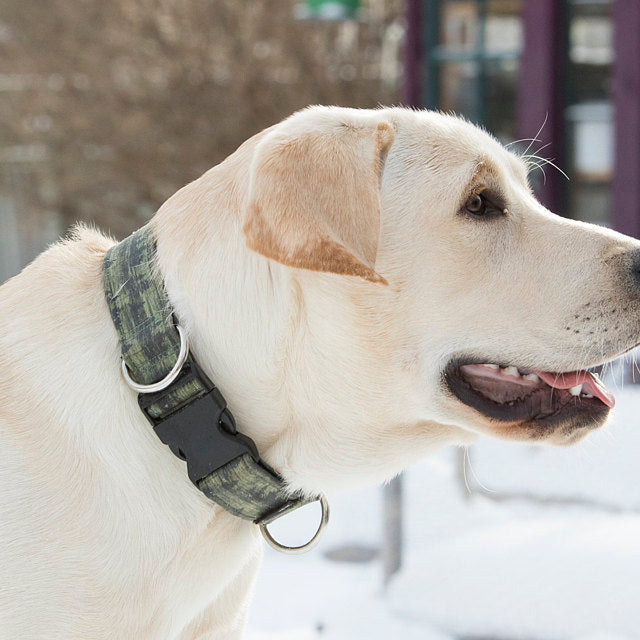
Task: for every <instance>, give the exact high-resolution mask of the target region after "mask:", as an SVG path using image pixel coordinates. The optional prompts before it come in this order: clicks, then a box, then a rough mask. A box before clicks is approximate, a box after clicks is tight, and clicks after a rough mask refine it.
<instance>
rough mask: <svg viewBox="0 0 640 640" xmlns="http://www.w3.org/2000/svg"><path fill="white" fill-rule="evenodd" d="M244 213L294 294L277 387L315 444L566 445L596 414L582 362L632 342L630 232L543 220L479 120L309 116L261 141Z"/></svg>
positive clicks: (326, 112) (364, 447)
mask: <svg viewBox="0 0 640 640" xmlns="http://www.w3.org/2000/svg"><path fill="white" fill-rule="evenodd" d="M243 211H244V216H245V217H244V221H243V225H244V233H245V236H246V242H247V244H248V246H249V247H250V248H251V249H252V250H253V251H255V252H258V253H260V254H262V255H264V256H266V257H267V258H269V259H271V260H275V261H277V262H279V263H281V264H283V265H286V266H288V267H291V269H289V271H290V272H291V277H292V281H293V282H295V283H297V285H295V286H296V287H297V289H298V290H299V292H300V293H299V305H300V308H299V309H298V313H299V314H302V315H301V316H299V317H303V319H304V323H303V324H304V329H300V331H299V332H298V333H297V335H296V336H295V338H292V345H291V346H290V349H289V351H288V353H289V356H290V358H291V360H290V364H291V365H292V366H293V367H297V369H296V371H297V373H296V375H295V380H292V382H291V384H292V388H291V390H290V393H291V394H292V395H294V396H295V397H296V398H297V400H296V402H299V403H300V411H299V415H297V416H296V420H299V421H300V424H305V421H306V422H307V423H310V424H312V425H313V424H315V425H316V426H315V427H313V426H311V427H308V431H309V432H308V433H306V434H303V437H302V438H298V439H297V441H298V442H301V441H302V439H304V437H308V438H311V439H313V440H314V442H315V444H316V445H318V446H320V448H321V449H322V448H324V453H323V454H320V455H335V456H336V457H339V458H340V459H344V460H348V459H350V457H351V458H356V457H357V456H361V457H368V458H369V460H379V461H380V466H381V468H382V467H384V468H385V469H386V470H387V471H386V472H385V473H382V475H389V471H397V470H398V468H397V467H398V465H396V468H394V469H391V466H393V465H390V464H387V463H386V462H384V461H388V459H390V456H388V455H387V453H386V452H387V451H394V452H395V457H396V458H397V457H402V458H403V459H404V461H405V462H407V461H409V459H411V458H412V457H418V456H419V455H422V453H423V452H424V450H425V446H426V445H425V443H426V442H427V441H434V440H438V439H442V440H446V439H447V438H448V437H450V439H458V440H461V439H464V435H463V434H464V433H467V434H468V433H470V432H471V433H473V432H476V433H477V432H483V433H488V434H491V435H494V436H498V437H501V438H509V439H517V440H536V441H549V442H553V443H556V444H566V443H571V442H575V441H576V440H578V439H580V438H581V437H582V436H584V435H585V434H586V433H588V432H589V431H590V430H591V429H593V428H595V427H599V426H600V425H602V424H603V423H604V422H605V420H606V417H607V414H608V413H609V410H610V406H611V405H612V398H611V396H610V394H609V393H608V391H606V389H604V387H603V386H602V384H601V383H600V382H599V380H598V379H597V377H594V376H593V375H592V374H590V373H588V372H587V371H586V369H588V368H590V367H593V366H595V365H599V364H602V363H603V362H606V361H609V360H611V359H612V358H615V357H617V356H619V355H620V354H622V353H624V352H626V351H628V350H629V349H631V348H633V347H634V346H636V345H637V343H638V342H639V341H640V331H639V329H638V319H639V318H640V243H639V242H637V241H635V240H632V239H630V238H627V237H625V236H622V235H620V234H617V233H614V232H612V231H609V230H606V229H604V228H600V227H596V226H593V225H588V224H584V223H580V222H575V221H570V220H567V219H564V218H561V217H559V216H556V215H554V214H552V213H550V212H549V211H547V210H546V209H545V208H544V207H543V206H542V205H541V204H539V203H538V202H537V201H536V199H535V197H534V196H533V194H532V191H531V188H530V186H529V183H528V179H527V166H526V165H525V163H524V162H523V161H522V160H521V159H520V158H519V157H518V156H517V155H515V154H514V153H512V152H510V151H508V150H507V149H505V148H504V147H503V146H502V145H500V144H499V143H498V142H497V141H496V140H495V139H494V138H492V137H491V136H490V135H488V134H487V133H485V132H484V131H482V130H480V129H478V128H476V127H474V126H473V125H471V124H469V123H467V122H464V121H462V120H460V119H457V118H455V117H451V116H445V115H441V114H436V113H431V112H414V111H410V110H405V109H382V110H377V111H360V110H351V109H341V108H333V107H329V108H327V107H313V108H310V109H307V110H305V111H302V112H299V113H297V114H295V115H294V116H292V117H291V118H289V119H288V120H285V121H284V122H283V123H281V124H280V125H277V126H276V127H273V128H272V129H271V130H269V131H268V132H267V133H266V134H265V135H263V137H262V138H261V139H260V140H259V142H258V143H257V145H256V147H255V150H254V152H253V156H252V164H251V168H250V185H249V191H248V195H247V198H246V202H245V206H244V208H243ZM300 300H301V302H300ZM301 309H302V310H301ZM303 359H304V362H302V361H301V360H303ZM296 394H297V395H296ZM302 407H304V409H303V408H302ZM320 415H322V419H320V418H319V417H318V416H320ZM320 423H322V424H320ZM400 442H401V443H403V444H402V445H401V444H398V443H400ZM400 449H402V451H401V452H400V453H398V451H399V450H400ZM306 464H307V465H308V466H313V463H311V462H309V459H308V458H307V459H306ZM294 466H295V465H294Z"/></svg>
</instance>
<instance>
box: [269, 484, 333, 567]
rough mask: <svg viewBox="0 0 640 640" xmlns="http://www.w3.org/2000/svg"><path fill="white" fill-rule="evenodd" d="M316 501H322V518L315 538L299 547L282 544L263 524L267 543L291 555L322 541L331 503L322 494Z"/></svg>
mask: <svg viewBox="0 0 640 640" xmlns="http://www.w3.org/2000/svg"><path fill="white" fill-rule="evenodd" d="M316 502H320V507H321V508H322V518H321V519H320V525H319V526H318V530H317V531H316V532H315V533H314V534H313V538H311V540H309V542H306V543H305V544H303V545H300V546H299V547H288V546H287V545H285V544H280V543H279V542H278V541H277V540H276V539H275V538H274V537H273V536H272V535H271V534H270V533H269V529H268V528H267V525H266V524H261V525H259V526H260V533H262V537H263V538H264V539H265V540H266V541H267V544H268V545H269V546H270V547H273V548H274V549H275V550H276V551H280V553H288V554H289V555H295V554H298V553H306V552H307V551H310V550H311V549H313V547H315V546H316V545H317V544H318V542H320V538H321V537H322V534H323V532H324V528H325V527H326V526H327V524H328V523H329V503H328V502H327V499H326V498H325V497H324V496H320V497H319V498H318V500H317V501H316Z"/></svg>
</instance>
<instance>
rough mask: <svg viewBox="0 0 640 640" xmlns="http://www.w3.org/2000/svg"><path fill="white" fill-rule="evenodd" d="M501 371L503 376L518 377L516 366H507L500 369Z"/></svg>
mask: <svg viewBox="0 0 640 640" xmlns="http://www.w3.org/2000/svg"><path fill="white" fill-rule="evenodd" d="M502 373H504V375H505V376H515V377H516V378H519V377H520V372H519V371H518V368H517V367H507V368H506V369H503V370H502Z"/></svg>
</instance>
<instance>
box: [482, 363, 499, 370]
mask: <svg viewBox="0 0 640 640" xmlns="http://www.w3.org/2000/svg"><path fill="white" fill-rule="evenodd" d="M482 366H483V367H487V369H499V368H500V367H499V366H498V365H497V364H489V363H487V364H483V365H482Z"/></svg>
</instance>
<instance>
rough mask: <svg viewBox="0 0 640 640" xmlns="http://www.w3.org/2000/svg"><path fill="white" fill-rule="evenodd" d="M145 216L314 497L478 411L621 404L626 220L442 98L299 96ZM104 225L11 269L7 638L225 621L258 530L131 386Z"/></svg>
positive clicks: (231, 387) (275, 443)
mask: <svg viewBox="0 0 640 640" xmlns="http://www.w3.org/2000/svg"><path fill="white" fill-rule="evenodd" d="M152 224H153V228H154V232H155V236H156V238H157V269H158V272H159V274H160V275H161V277H162V278H163V280H164V283H165V287H166V290H167V292H168V296H169V299H170V301H171V303H172V305H173V307H174V309H175V314H176V316H177V317H178V318H179V320H180V322H181V324H182V326H183V327H184V328H185V329H186V332H187V333H188V336H189V339H190V342H191V345H192V351H193V353H194V354H195V355H196V356H197V358H198V360H199V362H200V364H201V366H202V367H203V368H204V370H205V371H206V372H207V374H208V375H209V376H210V377H211V378H212V380H214V381H215V383H216V384H217V385H218V386H219V388H220V389H221V391H222V392H223V394H224V395H225V396H226V399H227V401H228V403H229V406H230V407H231V410H232V411H233V413H234V415H235V417H236V421H237V423H238V426H239V429H240V430H241V431H242V432H243V433H245V434H247V435H249V436H251V437H252V438H253V439H254V441H255V442H256V444H257V447H258V449H259V451H260V453H261V455H262V457H263V458H264V459H266V461H267V462H268V463H269V464H270V465H272V466H273V467H274V468H275V469H276V470H277V471H278V472H280V473H281V474H282V475H283V476H284V478H285V479H286V481H287V483H288V485H289V486H290V487H291V488H292V489H293V490H300V491H303V492H307V493H308V494H313V495H315V494H318V493H321V492H322V493H331V492H334V491H338V490H342V489H348V488H351V487H356V486H360V485H367V484H371V483H379V482H382V481H383V480H385V479H387V478H390V477H391V476H393V475H394V474H397V473H398V472H399V471H400V470H401V469H403V468H404V467H406V466H407V465H409V464H411V463H412V462H414V461H415V460H417V459H419V458H421V457H423V456H424V455H426V454H427V453H429V452H430V451H434V450H435V449H437V448H439V447H442V446H444V445H447V444H451V443H462V442H469V441H470V440H472V439H473V438H474V437H475V436H476V435H477V434H478V433H485V434H490V435H493V436H497V437H500V438H510V439H514V440H545V441H548V442H552V443H557V444H565V443H571V442H574V441H576V440H578V439H579V438H581V437H582V436H584V435H585V434H587V433H588V432H589V431H590V430H591V429H594V428H596V427H598V426H600V425H602V424H603V423H604V421H605V420H606V417H607V414H608V412H609V409H610V407H611V406H612V404H613V398H612V397H611V395H610V393H609V392H608V391H607V390H606V389H605V388H604V387H603V386H602V384H601V383H600V382H599V381H598V379H597V378H596V377H594V376H592V375H591V374H589V373H587V372H586V371H585V369H586V368H587V367H590V366H592V365H596V364H599V363H602V362H604V361H606V360H609V359H611V358H614V357H616V356H618V355H620V354H621V353H624V352H625V351H627V350H629V349H630V348H632V347H634V346H635V345H636V344H637V343H638V341H639V340H640V337H639V336H640V331H639V330H638V319H639V317H640V242H637V241H635V240H632V239H630V238H627V237H625V236H622V235H620V234H618V233H614V232H612V231H609V230H606V229H602V228H598V227H595V226H591V225H588V224H583V223H580V222H573V221H570V220H566V219H563V218H560V217H557V216H555V215H553V214H552V213H550V212H549V211H547V210H545V208H544V207H542V206H541V205H540V204H539V203H538V202H536V200H535V198H534V197H533V195H532V192H531V189H530V187H529V185H528V183H527V168H526V166H525V164H524V163H523V162H522V161H521V160H520V159H519V158H518V157H517V156H515V155H514V154H512V153H510V152H509V151H507V150H505V148H503V147H502V146H501V145H500V144H499V143H498V142H497V141H496V140H494V139H493V138H492V137H491V136H489V135H487V134H486V133H484V132H483V131H481V130H479V129H477V128H475V127H473V126H472V125H470V124H468V123H466V122H464V121H462V120H459V119H456V118H454V117H450V116H445V115H440V114H436V113H430V112H414V111H410V110H404V109H381V110H375V111H374V110H371V111H368V110H353V109H343V108H337V107H312V108H309V109H306V110H304V111H301V112H299V113H296V114H295V115H293V116H291V117H290V118H288V119H287V120H285V121H283V122H282V123H280V124H278V125H276V126H274V127H271V128H270V129H268V130H266V131H263V132H262V133H260V134H258V135H256V136H254V137H253V138H251V139H250V140H249V141H247V142H246V143H245V144H244V145H242V146H241V147H240V148H239V149H238V151H237V152H236V153H234V154H233V155H232V156H230V157H229V158H228V159H227V160H225V161H224V162H223V163H222V164H220V165H218V166H217V167H215V168H213V169H212V170H211V171H209V172H208V173H206V174H205V175H204V176H202V177H201V178H200V179H198V180H196V181H195V182H193V183H191V184H190V185H188V186H186V187H185V188H184V189H182V190H180V191H179V192H178V193H176V194H175V195H174V196H173V197H171V198H170V199H169V200H168V201H167V202H166V203H165V204H164V205H163V206H162V207H161V208H160V210H159V211H158V213H157V215H156V217H155V218H154V220H153V222H152ZM113 244H114V243H113V241H112V240H110V239H109V238H106V237H105V236H103V235H101V234H99V233H98V232H96V231H92V230H89V229H79V230H78V231H77V233H76V234H75V236H74V237H73V238H71V239H69V240H66V241H63V242H61V243H59V244H57V245H55V246H53V247H52V248H50V249H49V250H48V251H46V252H45V253H43V254H42V255H41V256H40V257H39V258H37V259H36V260H35V261H34V262H33V264H31V265H30V266H28V267H27V268H26V269H25V270H24V271H23V272H22V273H21V274H20V275H19V276H17V277H15V278H13V279H12V280H10V281H9V282H7V283H6V284H5V285H3V286H2V288H1V289H0V318H1V320H0V323H1V324H0V342H1V344H0V452H1V453H0V459H1V460H2V464H1V465H0V478H1V486H2V492H0V629H1V632H0V634H1V635H2V637H6V638H12V639H18V638H29V639H35V638H47V639H53V638H56V639H57V638H60V639H65V640H68V639H71V638H82V639H83V640H89V639H92V638H96V639H97V638H154V639H155V638H161V639H180V640H191V639H196V638H203V639H204V638H208V639H213V638H216V639H218V638H226V639H228V638H239V637H241V634H242V625H243V621H244V618H245V614H246V611H247V607H248V602H249V598H250V592H251V588H252V583H253V580H254V576H255V574H256V570H257V567H258V565H259V559H260V553H261V540H260V537H259V535H258V532H257V527H256V526H255V525H253V524H251V523H250V522H246V521H244V520H240V519H238V518H236V517H234V516H232V515H230V514H229V513H227V512H225V511H224V510H223V509H222V508H220V507H218V506H216V505H215V504H213V503H212V502H210V501H209V500H207V499H206V498H205V497H204V496H203V494H201V493H200V492H199V491H198V490H197V489H196V488H195V487H194V486H193V485H192V484H191V482H190V481H189V479H188V477H187V474H186V472H185V464H184V462H182V461H181V460H179V459H178V458H177V457H175V456H173V455H172V453H171V452H170V451H169V449H168V448H167V447H165V446H164V445H163V444H162V443H161V442H160V441H159V440H158V439H157V438H156V436H155V435H154V433H153V431H152V429H151V428H150V426H149V424H148V422H147V420H146V419H145V418H144V417H143V415H142V414H141V412H140V411H139V409H138V405H137V402H136V394H135V393H134V392H133V391H131V390H130V389H129V388H128V387H127V386H126V385H125V384H124V382H123V380H122V377H121V375H120V347H119V343H118V336H117V334H116V331H115V329H114V326H113V323H112V321H111V318H110V315H109V311H108V309H107V304H106V302H105V297H104V292H103V287H102V278H101V268H102V260H103V257H104V254H105V251H106V250H107V249H108V248H109V247H110V246H112V245H113ZM563 374H564V375H563Z"/></svg>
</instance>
